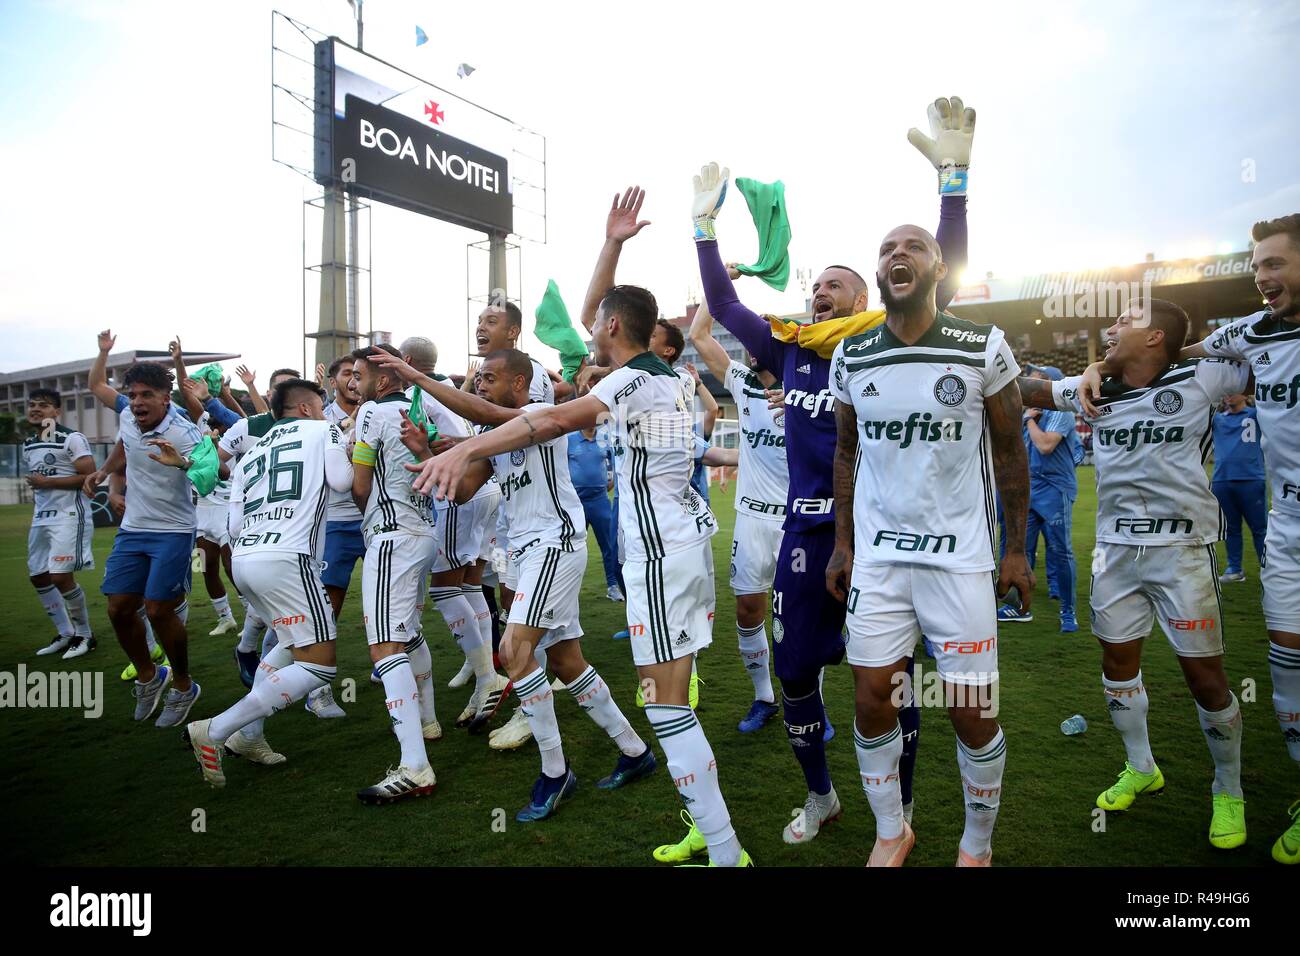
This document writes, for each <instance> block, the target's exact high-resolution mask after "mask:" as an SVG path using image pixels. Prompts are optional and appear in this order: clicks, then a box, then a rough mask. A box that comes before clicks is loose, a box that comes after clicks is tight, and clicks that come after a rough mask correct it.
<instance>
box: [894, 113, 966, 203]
mask: <svg viewBox="0 0 1300 956" xmlns="http://www.w3.org/2000/svg"><path fill="white" fill-rule="evenodd" d="M925 112H926V115H927V116H928V117H929V119H930V135H929V136H926V135H925V134H924V133H922V132H921V131H920V130H919V129H916V128H915V127H913V128H912V129H909V130H908V131H907V141H908V142H909V143H911V144H912V145H913V146H915V147H916V148H917V150H919V151H920V153H921V155H922V156H924V157H925V158H926V159H928V160H929V161H930V162H931V163H932V164H933V165H934V168H935V169H936V170H937V171H938V173H939V195H941V196H964V195H966V185H967V180H968V179H969V177H970V149H971V143H972V142H973V141H974V139H975V111H974V110H973V109H971V108H970V107H963V105H962V102H961V98H960V97H957V96H954V97H952V98H951V99H945V98H944V97H942V96H941V97H939V99H937V100H935V101H934V102H933V103H931V104H930V106H929V108H928V109H927V110H926V111H925Z"/></svg>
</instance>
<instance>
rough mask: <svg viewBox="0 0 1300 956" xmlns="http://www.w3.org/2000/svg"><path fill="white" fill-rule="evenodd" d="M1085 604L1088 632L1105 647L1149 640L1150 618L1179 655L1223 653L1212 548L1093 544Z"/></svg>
mask: <svg viewBox="0 0 1300 956" xmlns="http://www.w3.org/2000/svg"><path fill="white" fill-rule="evenodd" d="M1089 604H1090V605H1091V606H1092V612H1091V613H1092V633H1093V634H1094V635H1095V636H1096V637H1097V639H1098V640H1102V641H1105V642H1106V643H1108V644H1125V643H1127V642H1129V641H1140V640H1142V639H1143V638H1145V637H1147V636H1149V635H1150V634H1151V618H1152V616H1153V615H1154V616H1155V617H1156V618H1157V619H1158V620H1159V622H1160V629H1161V630H1163V631H1164V632H1165V636H1166V637H1167V638H1169V643H1170V644H1172V645H1173V648H1174V653H1175V654H1177V655H1178V656H1179V657H1216V656H1218V655H1219V654H1222V653H1223V611H1222V608H1221V607H1220V606H1219V572H1218V568H1217V566H1216V562H1215V555H1214V545H1212V544H1170V545H1163V546H1160V547H1154V546H1142V545H1133V544H1115V543H1112V542H1109V541H1098V542H1097V549H1096V550H1095V551H1094V552H1093V564H1092V596H1091V598H1090V599H1089Z"/></svg>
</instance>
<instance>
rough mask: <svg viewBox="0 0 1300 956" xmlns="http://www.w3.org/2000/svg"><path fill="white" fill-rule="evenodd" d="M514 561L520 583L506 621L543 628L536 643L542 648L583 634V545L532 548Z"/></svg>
mask: <svg viewBox="0 0 1300 956" xmlns="http://www.w3.org/2000/svg"><path fill="white" fill-rule="evenodd" d="M515 563H516V565H517V566H518V574H519V586H518V587H517V588H516V589H515V600H514V603H513V604H511V605H510V618H509V622H510V623H511V624H522V625H524V626H525V627H540V628H542V629H543V630H544V631H545V632H546V633H545V634H543V635H542V639H541V641H539V642H538V644H537V646H538V647H540V648H543V649H545V648H548V647H550V646H551V645H552V644H557V643H559V642H560V641H568V640H572V639H574V638H577V637H582V625H581V624H580V623H579V621H578V595H579V594H580V592H581V591H582V579H583V578H584V577H585V576H586V573H587V548H586V546H583V547H581V548H578V549H577V550H575V551H561V550H560V549H559V548H542V547H533V548H529V549H528V550H527V551H525V552H524V553H523V554H522V555H521V556H520V557H519V559H518V560H517V561H516V562H515Z"/></svg>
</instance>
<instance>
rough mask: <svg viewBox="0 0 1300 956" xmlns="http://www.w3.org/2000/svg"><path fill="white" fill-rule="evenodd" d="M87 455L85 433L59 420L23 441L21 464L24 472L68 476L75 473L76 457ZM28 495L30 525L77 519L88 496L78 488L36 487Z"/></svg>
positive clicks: (79, 517) (48, 475)
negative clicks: (62, 423)
mask: <svg viewBox="0 0 1300 956" xmlns="http://www.w3.org/2000/svg"><path fill="white" fill-rule="evenodd" d="M89 455H90V444H89V443H88V442H87V441H86V436H85V435H83V434H81V432H74V431H73V430H72V429H71V428H65V427H64V426H62V425H59V424H55V426H54V427H53V428H52V429H50V430H49V431H48V432H45V431H42V432H41V433H39V434H36V435H32V436H31V437H30V438H27V439H25V440H24V441H23V466H24V467H25V468H26V469H27V473H28V474H35V475H44V476H45V477H47V478H68V477H71V476H72V475H75V474H76V473H77V464H76V462H77V459H78V458H85V457H87V456H89ZM32 499H33V502H34V505H35V507H34V508H33V510H32V525H33V526H36V525H45V524H58V523H60V522H62V521H80V520H81V515H82V513H83V512H84V510H85V507H86V504H87V502H88V500H89V499H87V498H86V497H85V496H84V495H83V494H82V493H81V489H80V488H36V489H34V490H33V492H32Z"/></svg>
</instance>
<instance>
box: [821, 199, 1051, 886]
mask: <svg viewBox="0 0 1300 956" xmlns="http://www.w3.org/2000/svg"><path fill="white" fill-rule="evenodd" d="M946 272H947V266H946V264H945V263H944V262H943V254H942V251H941V250H940V248H939V243H938V242H937V241H936V240H935V239H934V237H933V236H931V235H930V234H929V233H928V232H926V231H925V230H924V229H921V228H920V227H919V226H910V225H909V226H899V227H898V228H896V229H894V230H892V231H891V232H890V233H889V234H888V235H887V236H885V239H884V241H883V242H882V243H881V245H880V253H879V257H878V259H877V265H876V284H877V286H878V287H879V288H880V296H881V299H882V300H883V302H884V305H885V317H886V318H885V324H884V325H883V326H877V327H876V328H873V329H870V330H868V331H866V332H862V333H859V334H856V335H851V336H849V337H848V338H846V339H844V340H842V341H841V342H840V343H839V344H838V345H837V346H836V347H835V354H834V357H833V360H832V361H833V365H834V372H833V375H832V377H831V390H832V393H833V394H834V396H835V401H836V405H835V415H836V421H837V426H838V433H839V437H838V440H837V442H836V449H835V551H834V553H833V554H832V555H831V559H830V562H829V563H828V565H827V567H826V584H827V587H828V588H829V589H830V590H831V591H832V593H833V594H834V595H835V596H836V597H837V598H839V599H840V600H842V601H845V603H846V605H847V608H848V617H847V625H848V635H849V639H848V651H847V656H848V660H849V664H850V665H852V667H853V678H854V685H855V697H856V705H857V707H856V710H857V713H856V720H855V724H854V734H853V738H854V743H855V745H856V749H857V755H858V767H859V770H860V772H861V775H862V784H863V789H864V790H865V791H866V795H867V799H868V801H869V802H870V804H871V810H872V812H873V813H874V814H875V817H876V843H875V846H874V847H873V848H872V850H871V857H870V860H869V862H868V865H869V866H901V865H902V864H903V861H904V859H906V857H907V854H908V852H909V851H910V850H911V848H912V845H913V843H914V842H915V838H914V836H913V834H912V829H911V826H910V825H909V824H908V822H907V820H906V819H905V818H904V816H903V799H902V793H901V790H900V787H899V760H900V758H901V756H902V750H903V743H902V729H901V727H900V725H899V722H898V710H899V707H898V703H899V702H898V698H897V690H898V688H899V687H900V686H901V685H902V683H903V680H904V677H903V675H904V672H905V668H906V665H907V658H909V657H911V656H912V654H913V652H914V649H915V645H916V641H917V638H918V637H920V636H921V634H922V633H924V634H925V635H926V637H927V638H928V639H929V641H930V643H931V645H932V646H933V648H934V655H935V665H936V668H937V670H938V673H939V675H940V677H941V678H942V679H943V681H944V690H945V699H946V701H947V703H948V713H949V716H950V717H951V719H952V723H953V729H954V730H955V731H956V734H957V765H958V769H959V771H960V776H961V784H962V791H963V797H964V803H965V810H966V826H965V830H964V832H963V833H962V838H961V844H960V846H959V848H958V851H957V865H958V866H988V865H990V862H991V859H992V853H993V851H992V847H991V839H992V835H993V825H994V822H995V821H996V820H997V813H998V806H999V804H1000V802H1001V794H1002V771H1003V767H1004V765H1005V763H1006V740H1005V738H1004V737H1003V734H1002V729H1001V728H1000V727H999V726H998V722H997V719H996V706H995V702H996V697H994V698H992V703H993V706H990V703H991V702H990V700H989V698H988V696H987V694H986V691H987V690H988V689H989V688H992V686H993V685H994V684H995V683H996V681H997V677H998V654H997V596H998V594H1003V593H1005V592H1006V591H1007V590H1008V588H1009V587H1011V586H1015V587H1017V588H1018V589H1019V590H1020V593H1021V594H1024V595H1028V594H1029V593H1030V592H1031V591H1032V589H1033V573H1032V572H1031V571H1030V570H1029V565H1028V562H1027V561H1026V559H1025V552H1024V541H1025V513H1026V510H1027V507H1028V498H1029V470H1028V467H1027V464H1026V460H1025V446H1024V443H1023V442H1022V441H1021V432H1020V421H1021V415H1022V410H1021V404H1020V392H1019V389H1018V388H1017V386H1016V374H1017V373H1018V372H1019V371H1020V369H1019V366H1017V365H1016V360H1015V358H1014V356H1012V354H1011V349H1010V348H1009V347H1008V346H1007V344H1006V339H1005V337H1004V335H1003V333H1002V331H1001V329H999V328H997V327H996V326H992V325H975V324H973V323H970V322H965V321H963V320H961V319H958V318H956V317H954V316H952V315H949V314H948V313H946V312H943V311H941V310H940V309H939V307H938V305H937V304H936V301H935V292H936V289H937V287H938V284H939V282H940V281H942V280H943V278H944V277H945V275H946ZM990 451H991V454H990ZM995 480H996V483H997V490H998V492H999V493H1000V494H1001V497H1002V502H1003V508H1004V510H1005V514H1006V523H1007V553H1006V556H1005V557H1004V558H1003V559H1002V565H1001V568H1000V570H999V573H998V576H997V580H996V591H997V593H995V582H994V579H993V578H992V577H991V576H990V572H991V571H993V569H994V536H995V533H996V528H997V520H996V517H995V514H996V512H995V509H994V505H993V494H994V489H993V485H994V481H995ZM900 487H901V488H906V493H905V494H904V493H899V492H898V491H897V489H899V488H900ZM976 688H982V689H983V690H982V691H977V690H976Z"/></svg>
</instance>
